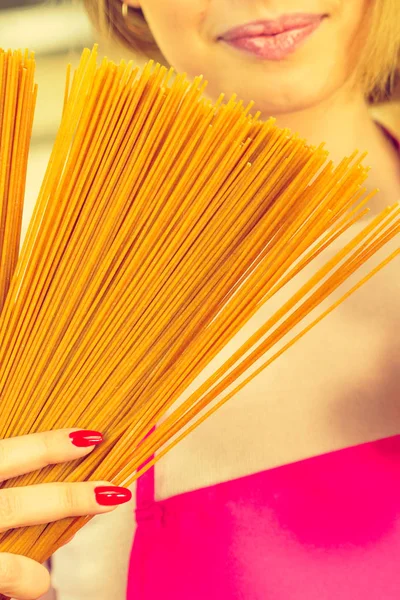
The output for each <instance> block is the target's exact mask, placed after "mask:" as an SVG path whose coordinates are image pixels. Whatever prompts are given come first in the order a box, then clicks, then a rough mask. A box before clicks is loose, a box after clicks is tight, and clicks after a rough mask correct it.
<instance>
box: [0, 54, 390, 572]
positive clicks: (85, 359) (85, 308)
mask: <svg viewBox="0 0 400 600" xmlns="http://www.w3.org/2000/svg"><path fill="white" fill-rule="evenodd" d="M96 60H97V57H96V49H94V50H93V51H92V52H90V51H89V50H87V51H85V52H84V53H83V55H82V59H81V63H80V66H79V67H78V69H77V71H76V72H75V75H74V77H73V79H72V83H71V84H70V87H69V85H68V92H67V94H66V102H65V107H64V114H63V118H62V122H61V126H60V130H59V134H58V137H57V139H56V142H55V145H54V149H53V153H52V156H51V159H50V163H49V167H48V170H47V173H46V176H45V179H44V182H43V186H42V189H41V192H40V196H39V198H38V202H37V205H36V209H35V214H34V217H33V219H32V222H31V224H30V228H29V231H28V235H27V237H26V240H25V242H24V245H23V248H22V252H21V256H20V259H19V262H18V265H17V268H16V273H15V276H14V278H13V280H12V283H11V287H10V290H9V293H8V296H7V301H6V305H5V307H4V310H3V312H2V314H1V318H0V386H1V387H0V389H1V402H2V415H3V418H2V421H1V424H0V437H2V438H7V437H10V436H15V435H23V434H27V433H33V432H39V431H45V430H49V429H54V428H63V427H83V428H91V429H98V430H100V431H102V432H104V434H105V443H104V444H102V445H101V447H99V448H98V449H96V451H95V452H93V453H92V454H91V455H90V456H89V457H88V458H86V459H85V460H84V461H80V462H78V463H75V464H67V465H58V466H54V467H49V468H48V469H46V470H44V471H42V472H39V473H32V474H30V475H26V476H24V477H20V478H18V479H15V480H13V481H8V482H5V483H3V484H2V487H10V486H11V487H12V486H16V485H31V484H34V483H35V484H36V483H41V482H50V481H78V480H97V479H107V480H110V481H112V482H113V483H115V484H117V485H122V484H125V485H127V484H130V483H131V482H133V481H134V480H135V479H136V478H137V477H138V476H140V474H141V473H143V472H144V470H145V469H147V468H149V465H151V464H152V463H153V462H154V461H155V460H159V459H160V458H161V456H163V454H164V453H165V452H166V451H168V450H169V449H170V448H171V447H172V445H174V444H175V443H177V442H178V441H179V440H180V439H181V438H182V437H183V436H184V435H187V433H188V432H189V431H191V430H192V429H193V427H195V426H197V425H198V423H200V422H201V421H202V420H204V418H207V417H208V415H209V414H211V413H212V412H213V411H214V410H216V409H217V408H218V406H220V405H221V404H223V403H224V402H226V401H227V400H228V399H229V398H231V397H232V396H233V395H234V394H235V393H236V392H237V391H238V389H240V388H241V387H243V386H244V385H245V384H246V383H247V381H249V380H250V379H251V378H253V377H254V376H256V374H257V373H258V372H260V371H261V370H262V369H264V368H266V367H267V366H268V365H269V364H270V363H271V362H272V361H273V360H275V358H277V357H278V356H280V354H281V353H282V352H283V351H284V350H285V349H287V348H288V347H290V345H291V344H293V343H295V341H296V340H297V339H299V338H300V337H301V336H302V335H304V334H305V333H306V332H307V331H308V330H309V329H310V328H311V327H313V326H314V325H315V324H317V322H318V321H319V320H321V318H323V316H325V315H326V314H328V312H329V311H330V310H333V308H335V307H336V306H337V305H338V304H339V303H340V302H341V301H342V300H344V299H345V298H346V297H347V296H348V295H349V294H350V293H351V292H352V291H355V289H357V288H358V287H359V285H361V284H362V283H364V282H365V281H366V280H367V279H368V278H369V277H371V276H372V275H373V274H374V273H375V272H377V271H378V270H379V269H381V268H383V267H384V266H385V264H387V263H388V262H389V261H390V260H393V259H394V258H395V257H396V256H397V255H398V254H399V250H397V251H396V252H394V253H392V254H391V255H390V256H388V257H387V258H386V260H385V261H383V262H382V263H381V264H380V265H379V266H378V267H377V268H376V269H375V270H374V271H373V272H372V273H370V275H368V276H366V277H364V279H362V280H361V281H359V282H358V283H357V284H356V285H355V286H354V288H353V289H352V290H351V292H347V293H346V295H345V296H344V297H343V298H342V299H341V300H335V302H333V301H332V303H331V304H332V305H331V306H330V307H329V308H328V309H326V308H324V310H322V309H320V310H319V311H318V308H319V307H321V306H322V302H323V301H325V300H326V299H327V298H329V296H330V295H331V294H332V293H333V292H334V291H335V290H337V289H338V288H339V287H340V285H341V284H342V283H343V282H344V281H345V280H346V279H348V278H349V277H350V276H351V275H352V274H353V273H354V272H356V271H357V269H358V268H359V267H360V265H361V264H363V263H364V262H365V261H366V260H367V259H369V258H370V257H371V256H372V255H374V254H375V253H376V252H377V251H378V250H379V249H381V248H382V247H383V246H384V245H385V244H387V243H388V242H389V241H390V240H392V239H393V238H394V236H395V235H397V234H398V233H399V230H400V208H399V206H398V205H394V206H392V207H388V208H387V209H386V210H385V211H384V212H383V213H382V214H380V215H378V216H377V217H376V218H373V219H372V218H371V219H369V220H368V222H367V224H366V225H365V226H364V227H361V225H360V224H359V226H358V228H357V233H356V234H354V235H353V237H352V239H351V240H350V241H347V242H346V243H343V244H342V248H341V250H340V251H338V252H337V253H336V254H334V256H333V257H332V258H330V260H329V261H328V262H326V264H325V265H324V266H323V267H321V268H320V269H318V270H317V272H316V273H315V274H314V275H313V276H312V277H310V278H309V279H308V280H307V281H306V282H305V283H304V284H303V285H302V286H300V287H299V289H298V291H297V292H296V293H295V294H294V295H293V296H292V297H290V298H289V299H288V300H287V301H286V302H285V303H283V305H282V306H281V308H280V309H279V310H278V311H276V312H275V313H274V314H271V315H270V318H269V319H268V321H267V322H266V323H265V324H264V325H263V326H262V327H261V328H260V329H259V330H258V331H257V332H256V333H255V334H254V335H253V336H252V337H251V338H250V339H248V340H247V342H246V343H245V344H244V345H243V346H242V347H241V348H239V349H238V350H237V351H236V352H235V353H234V354H233V355H232V356H231V357H230V358H229V359H228V360H227V361H226V362H225V363H224V364H223V365H222V366H221V367H220V368H219V369H218V370H217V371H216V372H215V373H214V374H212V375H211V376H210V377H208V378H207V380H206V381H205V382H203V383H202V384H201V385H199V386H198V387H197V388H196V389H195V390H194V391H191V392H190V393H187V394H186V396H187V397H186V398H185V399H184V393H185V392H187V390H188V389H189V388H190V386H191V385H192V383H193V382H194V381H195V379H196V377H197V376H198V375H199V374H200V373H201V372H202V371H203V370H204V368H205V367H206V366H207V365H209V364H210V362H211V361H212V360H213V359H214V358H215V357H216V356H217V354H218V353H219V352H220V351H221V350H222V349H223V348H224V347H225V346H226V344H227V343H228V342H229V341H230V340H232V338H233V337H234V335H235V334H236V333H237V332H238V331H239V330H240V329H241V328H242V327H243V325H244V324H245V323H246V322H248V321H249V319H250V318H251V317H252V316H253V315H254V314H255V313H256V312H257V311H258V310H259V308H260V307H261V306H262V305H263V304H264V303H265V302H266V301H268V300H269V299H270V298H271V297H272V296H274V295H275V294H276V293H277V292H278V291H279V290H280V289H281V288H282V287H284V286H285V285H286V284H287V283H288V282H289V281H291V280H292V279H293V278H294V277H295V276H296V275H297V274H298V273H299V272H301V271H302V270H303V269H304V268H305V267H307V265H309V264H310V263H311V262H312V261H314V259H315V258H316V257H317V256H318V255H319V254H320V253H321V252H322V251H323V250H324V249H325V248H327V247H329V246H331V245H332V244H333V242H334V241H336V240H337V239H338V238H339V239H340V236H341V235H343V234H344V233H347V234H349V231H350V227H351V226H353V225H354V224H355V223H357V222H359V221H360V219H361V218H362V217H363V216H365V214H366V208H365V206H366V203H367V202H368V200H369V198H370V196H365V190H364V188H363V185H364V182H365V180H366V178H367V174H368V169H367V168H365V167H364V166H363V164H362V162H363V158H364V157H363V156H362V155H361V156H360V155H359V154H358V153H354V155H352V156H350V157H348V158H345V159H344V160H343V161H342V162H341V163H340V164H339V165H338V166H337V167H335V166H334V165H333V164H332V163H331V162H327V152H326V151H325V149H324V148H323V146H321V147H312V146H309V145H308V144H307V143H306V142H304V141H303V140H301V139H299V138H298V137H297V136H295V135H292V134H291V133H290V132H289V131H288V130H281V129H278V128H277V127H276V126H275V124H274V121H273V120H272V119H271V120H269V121H267V122H262V121H260V120H259V116H260V115H259V114H256V115H254V116H253V115H251V114H250V111H251V108H252V107H251V106H248V107H244V106H243V105H242V103H241V102H239V101H238V100H237V99H236V98H235V97H233V98H231V99H229V100H228V101H226V102H225V100H224V98H223V96H221V97H220V98H219V99H218V101H217V102H216V103H215V104H213V103H212V102H211V101H209V100H207V99H206V97H205V96H204V93H203V92H204V89H205V85H204V83H203V82H202V79H201V78H200V77H199V78H196V79H195V80H194V82H192V83H190V82H189V81H188V80H187V79H186V77H185V76H184V75H180V74H178V75H176V76H175V77H174V73H173V71H172V70H168V69H166V68H165V67H162V66H160V65H158V64H157V65H154V64H153V63H151V62H150V63H148V65H146V67H145V68H144V69H143V71H142V72H139V71H138V70H137V69H135V68H134V67H133V66H132V64H130V63H129V64H125V63H124V62H122V63H121V64H120V65H119V66H117V65H115V64H113V63H112V62H110V61H108V60H104V61H103V62H102V63H101V65H100V66H99V67H97V65H96ZM313 311H316V312H313ZM308 315H314V317H313V320H312V322H311V323H308V324H307V325H306V324H305V321H304V320H305V318H306V317H307V316H308ZM303 322H304V325H303V328H302V330H300V331H298V329H296V327H298V326H299V325H301V324H302V323H303ZM291 332H292V333H291ZM288 334H289V339H288V340H286V338H285V336H287V335H288ZM285 340H286V341H285ZM281 341H285V343H284V346H283V347H279V346H278V343H279V342H281ZM268 351H272V357H269V358H268V359H267V358H266V356H267V354H266V353H267V352H268ZM263 357H264V358H263ZM260 361H261V362H260ZM155 425H157V427H156V428H155V429H154V427H155ZM153 429H154V430H153ZM153 455H155V458H154V459H152V457H153ZM149 460H150V462H148V464H147V465H146V466H145V467H143V466H142V465H143V464H144V463H145V462H146V461H149ZM87 520H88V518H82V519H76V518H74V519H65V520H64V521H62V522H59V523H53V524H50V525H44V526H37V527H31V528H26V529H22V530H18V531H10V532H6V533H4V534H2V535H1V536H0V550H1V551H11V552H15V553H20V554H25V555H27V556H30V557H32V558H35V559H37V560H39V561H43V560H45V559H46V558H47V557H48V556H49V555H50V554H51V553H52V552H54V551H55V550H56V549H57V548H58V547H59V546H60V545H62V544H63V543H64V542H65V541H66V540H67V539H68V538H69V537H70V536H71V535H73V533H75V532H76V531H77V530H78V529H79V528H80V527H82V525H84V524H85V522H87Z"/></svg>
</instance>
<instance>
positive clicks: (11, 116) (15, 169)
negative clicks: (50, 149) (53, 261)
mask: <svg viewBox="0 0 400 600" xmlns="http://www.w3.org/2000/svg"><path fill="white" fill-rule="evenodd" d="M34 77H35V59H34V56H33V54H30V53H29V52H28V51H25V53H24V54H22V52H21V51H15V52H12V51H11V50H8V51H7V52H5V51H3V50H1V49H0V311H1V309H2V307H3V306H4V302H5V298H6V296H7V292H8V288H9V286H10V281H11V278H12V275H13V273H14V269H15V266H16V263H17V259H18V253H19V246H20V237H21V225H22V211H23V201H24V195H25V184H26V173H27V166H28V153H29V144H30V139H31V135H32V124H33V116H34V112H35V104H36V95H37V86H36V85H35V82H34Z"/></svg>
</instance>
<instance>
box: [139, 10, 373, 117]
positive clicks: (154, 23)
mask: <svg viewBox="0 0 400 600" xmlns="http://www.w3.org/2000/svg"><path fill="white" fill-rule="evenodd" d="M371 1H372V0H129V3H130V4H131V5H132V6H136V7H141V8H142V10H143V12H144V14H145V17H146V19H147V21H148V23H149V25H150V28H151V29H152V31H153V34H154V36H155V38H156V40H157V43H158V45H159V47H160V49H161V51H162V52H163V54H164V56H165V57H166V59H167V60H168V62H169V63H170V64H171V65H173V66H174V67H175V68H176V70H178V71H180V72H187V73H188V74H189V75H190V76H194V75H199V74H203V75H204V76H205V78H206V79H207V80H208V82H209V87H208V93H209V95H210V96H212V97H216V96H218V95H219V94H220V92H221V91H224V92H225V93H226V94H227V95H230V94H231V93H234V92H235V93H237V94H238V96H239V97H240V98H242V99H243V100H245V101H246V102H247V101H250V100H254V101H255V103H256V107H257V109H259V110H261V111H262V113H263V116H264V117H266V116H269V115H279V114H282V113H288V112H294V111H301V110H305V109H307V108H310V107H312V106H315V105H317V104H320V103H321V102H323V101H324V100H326V99H327V98H329V97H331V96H333V95H335V92H336V91H337V90H339V89H340V88H342V87H343V86H344V85H345V83H346V82H347V81H348V80H349V76H350V75H351V74H352V72H353V67H354V65H355V64H356V61H357V58H358V56H359V51H360V49H361V48H362V43H363V37H364V34H365V33H366V27H365V25H366V22H367V14H368V10H369V8H370V4H371Z"/></svg>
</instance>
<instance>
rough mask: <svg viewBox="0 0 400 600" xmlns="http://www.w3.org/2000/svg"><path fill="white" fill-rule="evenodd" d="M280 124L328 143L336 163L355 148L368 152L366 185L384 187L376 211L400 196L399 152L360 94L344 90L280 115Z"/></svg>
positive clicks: (376, 202)
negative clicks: (308, 106)
mask: <svg viewBox="0 0 400 600" xmlns="http://www.w3.org/2000/svg"><path fill="white" fill-rule="evenodd" d="M277 125H278V126H279V127H289V128H290V129H291V130H292V131H293V132H296V133H299V134H300V135H301V136H302V137H304V138H305V139H306V140H307V142H309V143H311V144H313V145H319V144H320V143H321V142H325V143H326V149H327V150H328V151H329V155H330V158H331V159H332V160H333V161H334V162H335V163H336V164H337V163H338V162H339V161H340V160H341V159H342V158H344V156H348V155H349V154H352V153H353V152H354V150H359V151H360V152H364V151H367V152H368V156H367V158H366V159H365V164H366V165H369V166H370V167H371V172H370V175H369V178H368V182H367V186H366V187H367V188H368V191H370V190H371V189H374V188H379V189H380V190H381V193H380V194H379V195H378V196H377V199H376V200H374V202H373V205H371V208H372V209H373V210H374V212H375V210H378V209H380V208H382V205H385V206H386V205H387V204H388V203H393V202H394V201H396V200H397V199H398V198H399V197H400V167H399V156H398V151H396V149H395V147H394V145H393V143H392V142H391V141H390V140H389V139H388V137H387V136H386V135H385V134H384V133H383V131H382V129H381V128H380V127H379V126H378V125H377V124H376V123H375V122H374V120H373V118H372V117H371V114H370V111H369V107H368V104H367V102H366V101H365V99H364V97H363V95H362V94H361V93H357V92H355V91H354V90H353V91H352V92H351V93H350V92H349V91H347V92H346V91H345V90H341V91H340V92H339V93H337V94H336V96H334V97H331V98H329V99H328V100H326V101H325V102H323V103H321V104H320V105H318V106H315V107H312V108H310V109H307V110H303V111H299V112H295V113H284V114H281V115H278V116H277Z"/></svg>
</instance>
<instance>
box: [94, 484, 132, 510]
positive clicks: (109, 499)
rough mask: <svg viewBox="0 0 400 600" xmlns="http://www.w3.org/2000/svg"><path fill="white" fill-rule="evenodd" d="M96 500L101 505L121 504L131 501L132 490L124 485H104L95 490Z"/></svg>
mask: <svg viewBox="0 0 400 600" xmlns="http://www.w3.org/2000/svg"><path fill="white" fill-rule="evenodd" d="M94 491H95V494H96V502H97V504H100V506H119V505H120V504H125V503H126V502H129V500H131V498H132V492H131V491H130V490H127V489H126V488H123V487H114V486H111V485H110V486H104V487H98V488H96V489H95V490H94Z"/></svg>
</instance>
